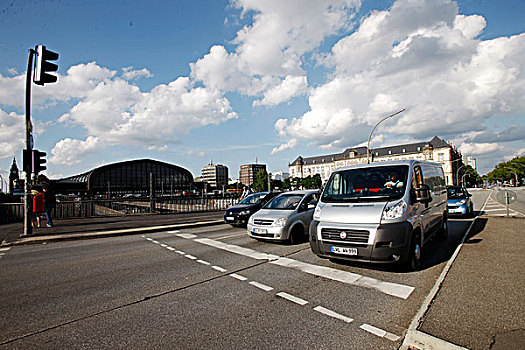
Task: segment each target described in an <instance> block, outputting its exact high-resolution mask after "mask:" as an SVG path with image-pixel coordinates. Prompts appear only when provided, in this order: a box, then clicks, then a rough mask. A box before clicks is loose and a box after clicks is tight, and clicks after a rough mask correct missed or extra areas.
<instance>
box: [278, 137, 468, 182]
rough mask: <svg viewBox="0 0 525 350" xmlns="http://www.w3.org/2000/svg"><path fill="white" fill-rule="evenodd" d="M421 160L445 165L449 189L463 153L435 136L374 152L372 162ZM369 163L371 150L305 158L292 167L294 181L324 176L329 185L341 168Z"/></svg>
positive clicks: (294, 162) (351, 150)
mask: <svg viewBox="0 0 525 350" xmlns="http://www.w3.org/2000/svg"><path fill="white" fill-rule="evenodd" d="M401 159H419V160H426V161H431V162H436V163H441V164H442V165H443V171H444V173H445V177H446V181H447V185H452V184H455V182H456V172H457V169H458V168H459V167H460V166H461V164H460V163H461V153H459V151H458V150H457V149H456V148H455V147H453V146H452V145H450V144H448V143H447V142H445V141H444V140H442V139H440V138H439V137H437V136H435V137H434V138H433V139H432V140H430V141H429V142H419V143H411V144H405V145H399V146H391V147H383V148H376V149H371V150H370V160H371V161H373V162H383V161H388V160H401ZM366 162H367V148H366V147H355V148H348V149H346V150H345V151H344V152H342V153H335V154H327V155H323V156H316V157H308V158H303V157H301V156H299V157H297V159H296V160H294V161H293V162H292V163H291V164H289V165H288V169H289V171H290V177H299V178H304V177H307V176H309V175H316V174H319V175H321V179H322V180H323V182H326V181H327V180H328V178H329V177H330V174H331V173H332V171H334V170H335V169H337V168H340V167H343V166H347V165H353V164H364V163H366Z"/></svg>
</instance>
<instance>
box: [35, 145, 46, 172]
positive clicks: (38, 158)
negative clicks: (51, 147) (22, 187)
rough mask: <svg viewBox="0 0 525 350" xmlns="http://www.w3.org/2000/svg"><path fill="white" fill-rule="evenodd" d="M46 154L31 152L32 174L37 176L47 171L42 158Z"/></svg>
mask: <svg viewBox="0 0 525 350" xmlns="http://www.w3.org/2000/svg"><path fill="white" fill-rule="evenodd" d="M46 154H47V153H46V152H41V151H38V150H36V149H35V150H33V172H34V173H35V174H38V173H39V172H41V171H43V170H46V169H47V167H46V166H45V165H44V164H45V163H46V162H47V160H46V159H45V158H44V157H45V156H46Z"/></svg>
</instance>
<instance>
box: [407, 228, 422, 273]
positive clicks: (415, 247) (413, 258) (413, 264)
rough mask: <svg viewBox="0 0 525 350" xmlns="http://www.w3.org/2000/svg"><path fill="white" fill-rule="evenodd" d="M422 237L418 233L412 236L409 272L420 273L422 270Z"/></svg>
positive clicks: (408, 263) (408, 264) (408, 262)
mask: <svg viewBox="0 0 525 350" xmlns="http://www.w3.org/2000/svg"><path fill="white" fill-rule="evenodd" d="M421 256H422V254H421V235H420V234H419V232H416V233H414V234H413V235H412V240H411V241H410V250H409V252H408V261H407V268H408V269H409V271H418V270H420V269H421Z"/></svg>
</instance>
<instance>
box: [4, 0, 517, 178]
mask: <svg viewBox="0 0 525 350" xmlns="http://www.w3.org/2000/svg"><path fill="white" fill-rule="evenodd" d="M524 17H525V1H523V0H499V1H492V0H462V1H451V0H396V1H393V0H375V1H366V0H338V1H335V0H315V1H314V0H311V1H310V0H265V1H256V0H231V1H221V0H187V1H183V0H177V1H157V0H148V1H141V0H134V1H121V0H114V1H105V0H104V1H98V0H94V1H84V0H46V1H38V0H0V175H1V176H2V177H3V178H4V179H7V178H8V171H9V168H10V166H11V164H12V161H13V157H15V158H16V161H17V164H18V166H19V168H21V162H22V159H21V158H22V149H23V148H24V147H25V123H24V120H25V109H24V106H25V102H24V101H25V80H26V68H27V61H28V52H29V49H30V48H34V47H35V45H39V44H43V45H46V47H47V48H48V49H49V50H52V51H55V52H58V53H59V54H60V57H59V59H58V61H57V64H58V66H59V69H58V72H57V75H58V81H57V83H54V84H46V85H45V86H37V85H35V84H32V86H31V90H32V95H31V101H32V107H31V120H32V124H33V139H34V148H35V149H38V150H41V151H44V152H46V153H47V160H48V162H47V170H46V171H45V172H44V174H45V175H46V176H47V177H49V178H51V179H58V178H62V177H66V176H71V175H77V174H80V173H83V172H86V171H89V170H91V169H93V168H95V167H98V166H101V165H104V164H109V163H114V162H120V161H126V160H132V159H143V158H150V159H155V160H160V161H164V162H168V163H171V164H176V165H179V166H182V167H184V168H186V169H188V170H190V172H191V173H192V174H193V175H194V176H195V177H196V176H200V174H201V168H202V167H204V166H205V165H207V164H209V163H210V162H213V163H214V164H223V165H226V166H227V167H228V168H229V172H230V178H232V179H234V180H235V179H237V178H238V176H239V167H240V165H241V164H249V163H255V162H258V163H260V164H266V165H267V168H268V170H269V171H270V172H278V171H284V172H287V171H288V164H289V163H291V162H293V161H294V160H295V159H296V158H297V157H298V156H303V157H309V156H318V155H323V154H331V153H339V152H342V151H343V150H345V149H347V148H350V147H356V146H362V145H366V142H367V141H368V136H369V134H370V131H371V130H372V128H373V127H374V125H375V124H376V123H377V122H378V121H380V120H381V119H382V118H383V117H385V116H387V115H389V114H391V113H394V112H396V111H398V110H400V109H403V108H404V109H405V111H404V112H403V113H401V114H399V115H397V116H396V117H393V118H390V119H388V120H386V121H385V122H383V123H382V124H381V125H380V126H379V127H378V128H377V129H376V130H375V131H374V133H373V137H372V141H371V148H378V147H386V146H392V145H397V144H403V143H413V142H421V141H429V140H431V139H432V138H433V137H434V136H438V137H440V138H442V139H444V140H445V141H447V142H451V143H452V144H453V145H454V146H455V147H457V148H458V149H459V150H460V151H461V152H462V153H463V154H464V155H472V156H473V157H474V158H475V159H476V160H477V167H478V169H477V170H478V172H479V173H480V174H486V173H488V172H489V171H491V170H492V169H493V168H494V166H495V165H496V164H498V163H500V162H502V161H506V160H509V159H512V158H513V157H516V156H522V155H524V153H525V98H523V96H525V21H523V18H524ZM21 175H22V174H21Z"/></svg>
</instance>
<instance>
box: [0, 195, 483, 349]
mask: <svg viewBox="0 0 525 350" xmlns="http://www.w3.org/2000/svg"><path fill="white" fill-rule="evenodd" d="M488 193H489V192H488V191H479V192H476V193H475V194H474V197H473V199H474V204H475V209H477V210H479V209H478V208H481V206H482V205H483V204H484V203H485V201H486V197H487V196H488ZM469 225H470V220H465V219H461V218H460V219H451V220H450V223H449V238H448V239H447V241H446V242H439V241H436V242H432V243H431V245H430V246H428V247H426V249H425V251H424V253H425V258H424V261H423V269H422V270H421V271H418V272H410V273H408V272H402V271H400V270H398V269H392V268H379V267H375V266H370V265H355V264H340V263H334V262H331V261H328V260H323V259H319V258H318V257H316V256H315V255H313V254H312V253H311V251H310V249H309V245H308V243H303V244H299V245H285V244H270V243H264V242H259V241H255V240H252V239H250V238H249V237H248V236H247V235H246V233H245V231H244V230H243V229H240V228H232V227H230V226H228V225H219V226H210V227H201V228H194V229H186V230H182V231H180V232H159V233H152V234H148V235H144V236H142V235H134V236H125V237H114V238H105V239H93V240H86V241H73V242H60V243H48V244H42V245H29V246H15V247H12V248H10V249H9V250H8V251H7V252H6V253H5V255H4V256H3V257H2V258H1V260H0V271H1V274H0V286H1V287H0V310H2V314H3V317H1V318H0V347H1V348H24V349H32V348H38V349H42V348H53V349H56V348H68V349H75V348H77V349H78V348H111V349H114V348H180V349H202V348H213V349H231V348H235V349H245V348H250V349H283V348H300V349H341V348H345V349H397V348H398V347H399V345H400V344H401V341H402V337H403V335H404V333H405V331H406V329H407V327H408V325H409V324H410V322H411V320H412V318H413V317H414V315H415V314H416V312H417V310H418V309H419V307H420V305H421V304H422V302H423V300H424V299H425V297H426V296H427V294H428V293H429V291H430V290H431V289H432V287H433V286H434V283H435V281H436V279H437V277H438V276H439V274H440V273H441V270H442V269H443V267H444V264H445V262H446V261H447V260H448V258H449V257H450V256H451V254H452V253H453V251H454V249H455V247H456V246H457V244H458V243H459V242H460V240H461V238H462V237H463V235H464V232H465V230H466V229H467V228H468V226H469Z"/></svg>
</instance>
